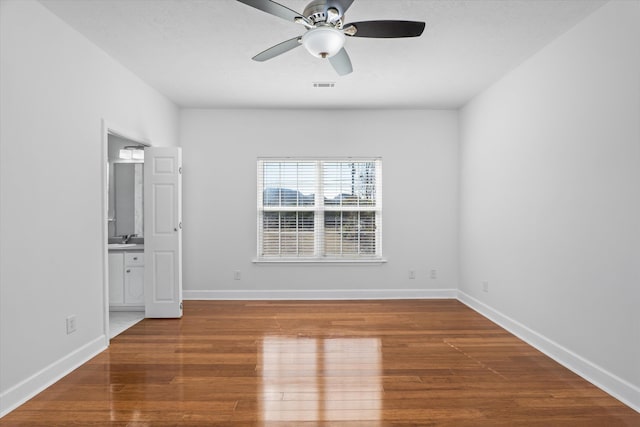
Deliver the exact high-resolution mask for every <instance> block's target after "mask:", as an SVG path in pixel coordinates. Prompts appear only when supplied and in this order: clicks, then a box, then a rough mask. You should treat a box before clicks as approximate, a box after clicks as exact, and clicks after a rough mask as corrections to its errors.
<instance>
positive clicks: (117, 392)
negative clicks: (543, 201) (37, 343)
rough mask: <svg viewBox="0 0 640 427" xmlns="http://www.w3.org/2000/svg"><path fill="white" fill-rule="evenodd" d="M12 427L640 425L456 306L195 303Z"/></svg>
mask: <svg viewBox="0 0 640 427" xmlns="http://www.w3.org/2000/svg"><path fill="white" fill-rule="evenodd" d="M184 313H185V314H184V318H183V319H180V320H160V319H145V320H143V321H142V322H140V323H138V324H137V325H135V326H134V327H133V328H131V329H129V330H128V331H126V332H124V333H123V334H121V335H119V336H118V337H116V338H115V339H114V340H112V341H111V346H110V348H109V349H108V350H106V351H104V352H103V353H101V354H100V355H98V356H96V357H95V358H93V359H92V360H91V361H89V362H88V363H86V364H85V365H83V366H81V367H80V368H78V369H77V370H75V371H74V372H72V373H71V374H70V375H68V376H66V377H65V378H63V379H61V380H60V381H58V382H57V383H56V384H54V385H53V386H52V387H50V388H48V389H47V390H45V391H43V392H42V393H40V394H39V395H38V396H36V397H35V398H33V399H31V400H30V401H29V402H27V403H25V404H24V405H23V406H21V407H20V408H18V409H16V410H15V411H13V412H12V413H10V414H8V415H7V416H5V417H4V418H3V419H1V420H0V424H1V425H7V426H9V425H10V426H45V425H46V426H54V425H60V426H69V425H80V426H90V425H114V426H143V425H150V426H215V425H220V426H227V425H228V426H254V425H259V426H319V425H324V426H326V425H331V426H334V425H335V426H396V425H397V426H416V425H444V426H485V425H486V426H515V425H527V426H529V425H533V426H624V425H627V426H640V414H638V413H637V412H635V411H633V410H632V409H630V408H628V407H626V406H624V405H623V404H621V403H620V402H618V401H617V400H616V399H614V398H612V397H610V396H609V395H607V394H606V393H604V392H603V391H601V390H599V389H598V388H596V387H595V386H593V385H591V384H589V383H588V382H587V381H585V380H583V379H581V378H580V377H578V376H577V375H575V374H573V373H572V372H570V371H569V370H567V369H565V368H563V367H562V366H560V365H558V364H557V363H556V362H554V361H552V360H551V359H549V358H548V357H546V356H544V355H543V354H541V353H540V352H538V351H537V350H535V349H533V348H532V347H530V346H529V345H527V344H525V343H523V342H522V341H520V340H519V339H517V338H515V337H514V336H512V335H510V334H509V333H507V332H506V331H504V330H503V329H501V328H499V327H498V326H496V325H495V324H493V323H491V322H490V321H488V320H487V319H485V318H483V317H482V316H480V315H478V314H477V313H475V312H474V311H472V310H470V309H469V308H467V307H466V306H464V305H463V304H461V303H460V302H458V301H455V300H407V301H395V300H394V301H332V302H328V301H313V302H311V301H303V302H302V301H299V302H288V301H287V302H259V301H254V302H246V301H244V302H239V301H185V309H184Z"/></svg>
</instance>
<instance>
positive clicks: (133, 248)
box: [107, 243, 144, 252]
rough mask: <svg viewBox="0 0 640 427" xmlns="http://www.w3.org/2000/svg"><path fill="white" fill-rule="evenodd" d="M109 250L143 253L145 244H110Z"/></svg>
mask: <svg viewBox="0 0 640 427" xmlns="http://www.w3.org/2000/svg"><path fill="white" fill-rule="evenodd" d="M116 245H119V246H116ZM107 248H108V249H109V252H142V251H144V243H135V244H134V243H129V244H128V245H122V244H120V243H109V245H108V246H107Z"/></svg>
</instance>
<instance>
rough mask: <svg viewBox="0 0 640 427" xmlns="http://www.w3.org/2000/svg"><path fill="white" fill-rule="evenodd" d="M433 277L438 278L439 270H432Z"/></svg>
mask: <svg viewBox="0 0 640 427" xmlns="http://www.w3.org/2000/svg"><path fill="white" fill-rule="evenodd" d="M431 278H432V279H437V278H438V271H437V270H435V269H434V270H431Z"/></svg>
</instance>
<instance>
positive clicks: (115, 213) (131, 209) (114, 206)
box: [109, 162, 144, 237]
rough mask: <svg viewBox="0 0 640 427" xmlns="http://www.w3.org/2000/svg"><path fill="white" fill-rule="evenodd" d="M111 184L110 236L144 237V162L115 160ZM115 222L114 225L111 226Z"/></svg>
mask: <svg viewBox="0 0 640 427" xmlns="http://www.w3.org/2000/svg"><path fill="white" fill-rule="evenodd" d="M112 165H113V173H112V174H110V178H111V179H110V183H109V184H110V185H109V193H110V194H109V219H110V226H109V237H114V236H123V235H128V234H134V235H136V236H138V237H142V236H143V234H144V225H143V217H144V211H143V179H144V169H143V168H144V163H132V162H126V163H119V162H114V163H112ZM111 224H113V226H111Z"/></svg>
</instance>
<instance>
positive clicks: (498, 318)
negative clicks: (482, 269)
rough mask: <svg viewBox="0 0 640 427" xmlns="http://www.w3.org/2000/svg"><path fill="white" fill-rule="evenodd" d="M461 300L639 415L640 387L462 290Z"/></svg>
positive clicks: (459, 295)
mask: <svg viewBox="0 0 640 427" xmlns="http://www.w3.org/2000/svg"><path fill="white" fill-rule="evenodd" d="M458 300H459V301H460V302H462V303H463V304H465V305H467V306H468V307H470V308H471V309H473V310H475V311H477V312H478V313H480V314H481V315H482V316H484V317H486V318H488V319H489V320H491V321H493V322H494V323H497V324H498V325H500V326H501V327H502V328H504V329H506V330H507V331H509V332H511V333H512V334H513V335H515V336H517V337H518V338H520V339H521V340H523V341H524V342H526V343H527V344H529V345H531V346H533V347H535V348H536V349H538V350H540V351H541V352H542V353H544V354H546V355H547V356H549V357H550V358H552V359H553V360H555V361H556V362H558V363H560V364H561V365H562V366H564V367H565V368H567V369H569V370H571V371H573V372H575V373H576V374H578V375H579V376H581V377H582V378H584V379H585V380H587V381H589V382H590V383H592V384H593V385H595V386H596V387H598V388H600V389H602V390H604V391H605V392H607V393H608V394H610V395H611V396H613V397H615V398H616V399H618V400H620V401H621V402H622V403H624V404H625V405H627V406H629V407H631V408H632V409H633V410H635V411H636V412H640V388H638V387H636V386H635V385H633V384H631V383H629V382H628V381H625V380H623V379H622V378H619V377H618V376H616V375H614V374H612V373H611V372H608V371H606V370H605V369H603V368H601V367H600V366H598V365H596V364H595V363H592V362H590V361H589V360H586V359H584V358H583V357H581V356H579V355H578V354H576V353H574V352H572V351H571V350H569V349H567V348H565V347H563V346H561V345H560V344H558V343H556V342H554V341H552V340H550V339H548V338H546V337H545V336H543V335H540V334H539V333H537V332H536V331H533V330H531V329H529V328H528V327H526V326H525V325H523V324H522V323H520V322H518V321H516V320H514V319H512V318H510V317H508V316H505V315H504V314H502V313H500V312H499V311H497V310H495V309H494V308H492V307H490V306H488V305H487V304H485V303H483V302H481V301H479V300H477V299H475V298H473V297H472V296H470V295H468V294H466V293H464V292H462V291H458Z"/></svg>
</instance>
